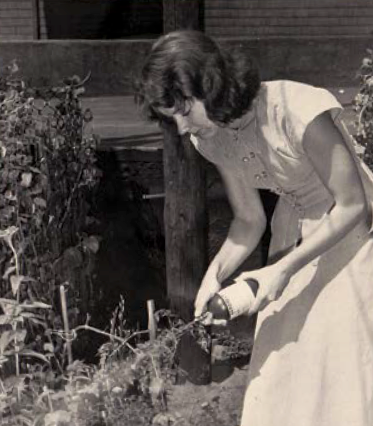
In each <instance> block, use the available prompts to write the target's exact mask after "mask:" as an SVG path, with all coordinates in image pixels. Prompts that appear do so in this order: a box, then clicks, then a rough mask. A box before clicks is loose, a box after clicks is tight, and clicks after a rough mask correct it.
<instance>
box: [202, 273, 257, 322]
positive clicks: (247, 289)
mask: <svg viewBox="0 0 373 426" xmlns="http://www.w3.org/2000/svg"><path fill="white" fill-rule="evenodd" d="M258 288H259V283H258V281H257V280H255V279H253V278H250V279H248V280H242V281H238V282H236V283H235V284H232V285H230V286H228V287H226V288H224V289H223V290H220V291H219V292H218V293H216V294H215V295H214V296H213V297H212V299H211V300H210V301H209V303H208V305H207V310H208V312H211V313H212V316H213V318H214V319H223V320H232V319H234V318H236V317H238V316H240V315H242V314H244V313H246V312H250V307H251V306H252V304H253V301H254V299H255V296H256V293H257V291H258Z"/></svg>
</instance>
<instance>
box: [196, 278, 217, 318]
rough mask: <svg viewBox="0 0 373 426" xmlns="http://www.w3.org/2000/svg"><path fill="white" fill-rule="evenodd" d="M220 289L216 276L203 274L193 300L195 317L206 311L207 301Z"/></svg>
mask: <svg viewBox="0 0 373 426" xmlns="http://www.w3.org/2000/svg"><path fill="white" fill-rule="evenodd" d="M220 289H221V284H220V283H219V281H218V280H217V278H216V276H205V278H204V279H203V280H202V284H201V287H200V289H199V290H198V293H197V297H196V300H195V302H194V307H195V311H194V317H195V318H200V317H201V316H202V315H203V314H204V313H205V312H206V309H207V303H208V302H209V300H210V299H211V298H212V297H213V296H214V295H215V294H216V293H217V292H218V291H219V290H220Z"/></svg>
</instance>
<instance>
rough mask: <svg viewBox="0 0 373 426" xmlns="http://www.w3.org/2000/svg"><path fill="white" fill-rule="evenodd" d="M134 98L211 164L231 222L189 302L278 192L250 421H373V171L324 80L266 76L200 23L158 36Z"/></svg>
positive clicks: (305, 424)
mask: <svg viewBox="0 0 373 426" xmlns="http://www.w3.org/2000/svg"><path fill="white" fill-rule="evenodd" d="M138 99H139V102H140V104H141V105H142V107H143V109H144V110H145V111H146V112H147V113H148V115H149V116H150V118H152V119H155V120H158V121H163V120H174V122H175V123H176V125H177V127H178V130H179V133H180V134H185V133H190V134H191V142H192V143H193V144H194V146H195V147H196V149H197V150H198V151H199V152H200V153H201V154H202V155H203V156H204V157H206V158H207V159H208V160H210V161H211V162H213V163H215V165H216V166H217V168H218V170H219V171H220V173H221V176H222V178H223V180H224V183H225V186H226V190H227V194H228V197H229V200H230V203H231V205H232V209H233V213H234V219H233V221H232V224H231V226H230V229H229V233H228V236H227V238H226V240H225V242H224V243H223V245H222V247H221V249H220V251H219V252H218V253H217V255H216V257H215V258H214V259H213V261H212V262H211V264H210V266H209V268H208V270H207V272H206V274H205V277H204V279H203V281H202V284H201V287H200V290H199V292H198V295H197V298H196V302H195V308H196V311H195V314H196V316H200V315H201V314H202V313H203V312H204V311H205V309H206V304H207V302H208V300H209V299H210V298H211V297H212V296H213V295H214V294H215V293H216V292H217V291H219V289H220V288H221V285H222V283H223V281H224V280H225V279H227V278H228V277H229V276H230V275H231V274H232V273H233V272H234V271H235V270H236V269H237V268H238V267H239V265H240V264H241V263H242V262H243V261H244V259H245V258H246V257H247V256H249V255H250V253H251V252H252V251H253V250H254V248H255V247H256V245H257V244H258V242H259V241H260V238H261V236H262V234H263V232H264V229H265V225H266V223H265V214H264V211H263V206H262V204H261V201H260V197H259V195H258V189H259V188H265V189H268V190H271V191H274V192H276V193H277V194H278V195H279V201H278V203H277V205H276V209H275V212H274V215H273V218H272V223H271V227H272V228H271V229H272V239H271V244H270V251H269V262H268V265H267V266H266V267H264V268H261V269H259V270H255V271H250V272H247V273H243V274H241V275H240V277H239V279H245V278H248V277H252V278H255V279H257V280H258V282H259V284H260V286H259V290H258V293H257V296H256V298H255V301H254V305H253V307H252V310H251V313H253V312H258V313H259V314H258V321H257V329H256V335H255V344H254V349H253V354H252V359H251V363H250V373H249V383H248V388H247V391H246V396H245V400H244V410H243V415H242V426H274V425H281V426H372V425H373V282H372V281H373V261H372V255H373V239H372V234H371V233H370V227H371V221H372V219H371V203H372V200H373V183H372V182H373V179H372V177H371V174H370V172H369V170H367V168H366V167H365V166H364V165H362V164H361V163H360V162H359V161H358V159H357V158H356V156H355V154H354V150H353V146H352V144H351V141H350V139H349V135H348V134H347V132H346V130H345V128H344V126H343V124H342V122H341V121H340V118H339V114H340V111H341V106H340V104H339V103H338V102H337V100H336V99H335V98H334V97H333V96H332V95H331V94H330V93H329V92H327V91H326V90H323V89H319V88H315V87H312V86H309V85H305V84H301V83H296V82H291V81H272V82H262V83H260V80H259V76H258V72H257V70H256V68H255V67H254V65H253V63H252V61H251V60H250V58H248V57H247V56H245V55H243V54H242V53H241V54H240V53H235V52H230V51H227V50H224V49H223V48H222V47H219V46H218V45H217V44H216V43H215V42H214V41H213V40H211V39H210V38H209V37H207V36H206V35H204V34H202V33H199V32H190V31H181V32H174V33H171V34H169V35H167V36H164V37H162V38H160V40H158V41H157V42H156V43H155V45H154V47H153V49H152V51H151V53H150V55H149V57H148V58H147V61H146V63H145V65H144V67H143V70H142V74H141V80H140V85H139V90H138Z"/></svg>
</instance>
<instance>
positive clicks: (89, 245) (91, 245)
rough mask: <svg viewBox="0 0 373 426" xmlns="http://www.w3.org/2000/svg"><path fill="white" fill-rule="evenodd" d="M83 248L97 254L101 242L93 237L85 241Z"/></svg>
mask: <svg viewBox="0 0 373 426" xmlns="http://www.w3.org/2000/svg"><path fill="white" fill-rule="evenodd" d="M83 247H84V248H85V249H86V250H88V251H90V252H91V253H94V254H96V253H97V252H98V249H99V248H100V242H99V240H98V238H97V237H95V236H94V235H91V236H90V237H87V238H84V239H83Z"/></svg>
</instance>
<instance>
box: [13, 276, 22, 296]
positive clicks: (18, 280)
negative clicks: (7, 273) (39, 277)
mask: <svg viewBox="0 0 373 426" xmlns="http://www.w3.org/2000/svg"><path fill="white" fill-rule="evenodd" d="M23 279H24V276H23V275H12V276H11V277H10V284H11V286H12V292H13V295H16V294H17V293H18V289H19V286H20V285H21V283H22V281H23Z"/></svg>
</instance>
